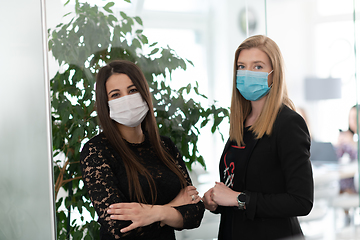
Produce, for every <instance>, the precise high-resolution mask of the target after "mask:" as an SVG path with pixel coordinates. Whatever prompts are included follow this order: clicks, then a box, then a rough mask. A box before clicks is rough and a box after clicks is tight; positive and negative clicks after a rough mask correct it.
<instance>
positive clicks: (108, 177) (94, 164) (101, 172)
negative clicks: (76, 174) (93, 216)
mask: <svg viewBox="0 0 360 240" xmlns="http://www.w3.org/2000/svg"><path fill="white" fill-rule="evenodd" d="M107 150H108V149H107ZM105 155H106V154H105V153H104V151H103V146H100V145H99V144H98V143H89V142H88V143H87V144H85V146H84V147H83V149H82V151H81V154H80V165H81V170H82V176H83V181H84V185H85V187H86V189H87V191H88V193H89V196H90V199H91V202H92V204H93V206H94V208H95V210H96V212H97V214H98V216H99V220H98V221H99V223H100V224H101V226H102V228H103V229H102V232H104V233H106V235H107V237H108V238H106V239H120V238H121V239H134V238H135V237H136V238H137V239H140V238H139V237H141V236H144V234H146V233H149V234H150V233H151V232H152V231H156V229H158V228H160V225H159V223H153V224H151V225H149V226H146V227H140V228H137V229H134V230H132V231H130V232H127V233H124V234H122V233H120V230H121V229H122V228H124V227H127V226H128V225H130V223H131V222H130V221H120V220H112V219H110V215H109V214H108V213H107V210H108V208H109V206H110V205H111V204H114V203H121V202H128V199H126V198H125V196H124V194H123V193H122V192H121V191H120V190H119V189H118V187H117V186H116V184H115V183H116V179H115V176H114V173H113V169H112V168H111V167H110V164H109V159H106V158H105V157H104V156H105ZM109 237H111V238H109ZM141 239H142V238H141Z"/></svg>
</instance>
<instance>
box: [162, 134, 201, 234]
mask: <svg viewBox="0 0 360 240" xmlns="http://www.w3.org/2000/svg"><path fill="white" fill-rule="evenodd" d="M162 139H163V143H164V145H165V147H166V148H167V149H168V151H169V153H170V154H171V156H173V158H174V160H175V164H176V165H177V166H178V168H179V169H180V171H181V172H182V173H183V175H184V177H185V179H186V182H187V184H188V186H190V185H192V182H191V179H190V177H189V173H188V171H187V168H186V166H185V162H184V160H183V159H182V155H181V154H180V152H179V150H178V149H177V147H176V146H175V144H174V143H173V142H172V141H171V140H170V139H169V138H165V137H162ZM175 209H176V210H178V211H179V212H180V214H181V215H182V217H183V221H184V225H183V227H182V229H192V228H197V227H199V226H200V223H201V220H202V218H203V215H204V211H205V205H204V203H203V202H202V201H200V202H198V203H197V204H188V205H183V206H178V207H175Z"/></svg>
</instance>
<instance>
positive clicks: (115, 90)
mask: <svg viewBox="0 0 360 240" xmlns="http://www.w3.org/2000/svg"><path fill="white" fill-rule="evenodd" d="M117 91H119V92H120V90H119V89H117V88H116V89H113V90H111V91H110V92H109V93H108V95H110V93H112V92H117Z"/></svg>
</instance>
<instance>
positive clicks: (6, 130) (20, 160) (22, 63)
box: [0, 0, 55, 240]
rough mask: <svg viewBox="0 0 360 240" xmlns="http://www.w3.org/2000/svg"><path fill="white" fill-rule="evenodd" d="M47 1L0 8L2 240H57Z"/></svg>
mask: <svg viewBox="0 0 360 240" xmlns="http://www.w3.org/2000/svg"><path fill="white" fill-rule="evenodd" d="M43 10H44V1H38V0H23V1H2V2H1V7H0V31H1V38H0V52H1V55H0V66H1V80H0V81H1V87H0V100H1V104H0V112H1V117H0V152H1V157H0V239H2V240H20V239H21V240H26V239H39V240H51V239H55V219H54V195H53V176H52V146H51V129H50V114H49V108H50V107H49V106H50V104H49V87H48V86H49V82H48V76H47V54H46V53H47V50H46V46H47V45H46V27H45V16H44V12H43Z"/></svg>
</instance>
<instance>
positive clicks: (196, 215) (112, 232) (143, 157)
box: [80, 133, 204, 240]
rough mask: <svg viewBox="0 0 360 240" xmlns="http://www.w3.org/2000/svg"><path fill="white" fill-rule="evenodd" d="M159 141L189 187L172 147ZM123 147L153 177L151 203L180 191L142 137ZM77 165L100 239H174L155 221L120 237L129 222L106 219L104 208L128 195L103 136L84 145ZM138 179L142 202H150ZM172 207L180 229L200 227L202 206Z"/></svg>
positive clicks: (119, 165)
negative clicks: (131, 152) (178, 220)
mask: <svg viewBox="0 0 360 240" xmlns="http://www.w3.org/2000/svg"><path fill="white" fill-rule="evenodd" d="M161 140H162V143H163V144H164V145H165V147H166V149H167V150H168V151H169V153H170V154H171V155H172V156H173V158H174V159H175V163H176V165H177V166H178V167H179V168H180V169H181V171H182V172H183V174H184V176H185V178H186V180H187V182H188V185H191V180H190V177H189V175H188V172H187V169H186V166H185V164H184V161H183V160H182V156H181V154H180V153H179V151H178V149H177V148H176V146H175V145H174V143H173V142H172V141H171V140H170V139H169V138H167V137H161ZM127 144H128V146H129V147H130V149H131V150H132V151H133V152H134V153H135V155H136V156H137V157H138V159H139V161H140V163H141V164H143V165H144V166H145V167H146V168H147V169H148V170H149V172H150V174H151V175H152V177H153V178H154V181H155V184H156V190H157V196H156V203H155V204H156V205H164V204H167V203H169V202H170V201H171V200H173V199H174V198H175V197H176V196H177V194H178V193H179V191H180V190H181V184H180V181H179V178H178V177H177V176H176V174H175V173H173V172H172V171H170V170H169V169H168V168H167V167H166V166H165V164H163V163H162V162H161V160H160V159H158V157H157V156H156V154H155V152H154V148H153V147H152V146H151V144H150V141H149V140H148V138H147V137H146V138H145V141H144V142H143V143H140V144H131V143H127ZM80 163H81V169H82V174H83V181H84V184H85V187H86V189H87V191H88V193H89V196H90V199H91V202H92V203H93V205H94V208H95V210H96V212H97V214H98V216H99V219H98V221H99V223H100V225H101V228H100V235H101V239H102V240H105V239H106V240H108V239H164V240H165V239H166V240H171V239H175V234H174V228H172V227H170V226H167V225H165V226H163V227H161V226H160V224H159V222H157V223H153V224H151V225H149V226H145V227H140V228H137V229H134V230H132V231H130V232H127V233H124V234H123V233H120V229H122V228H124V227H126V226H128V225H130V223H131V222H130V221H120V220H112V219H110V215H109V214H108V213H107V210H108V207H109V206H110V205H111V204H113V203H119V202H130V200H129V199H130V196H129V189H128V180H127V176H126V170H125V166H124V163H123V161H122V159H121V157H120V155H119V154H118V153H117V151H115V149H114V148H112V146H111V145H110V143H109V141H108V140H107V139H106V137H105V135H104V134H103V133H100V134H99V135H97V136H95V137H94V138H92V139H91V140H90V141H88V142H87V143H86V144H85V146H84V147H83V149H82V152H81V155H80ZM139 180H140V184H141V186H142V189H143V192H144V196H145V198H146V201H147V202H149V203H151V194H150V188H149V185H148V182H147V180H146V178H145V177H144V176H141V175H140V176H139ZM175 208H176V209H177V210H178V211H179V212H180V213H181V215H182V216H183V221H184V224H183V228H184V229H190V228H196V227H198V226H199V225H200V222H201V219H202V217H203V214H204V204H203V203H202V202H201V201H200V202H199V203H197V204H189V205H184V206H180V207H175Z"/></svg>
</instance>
